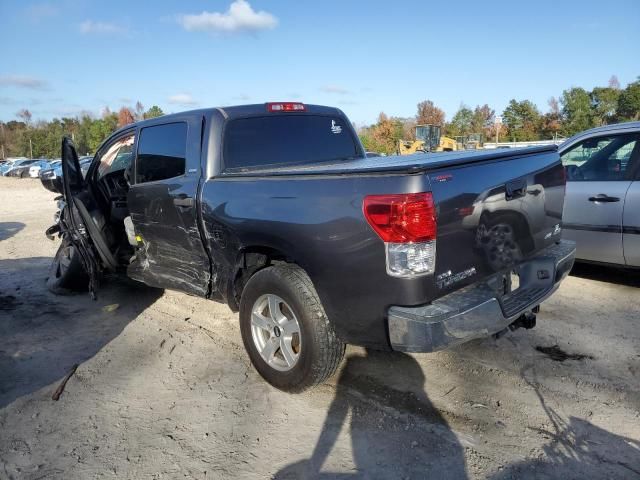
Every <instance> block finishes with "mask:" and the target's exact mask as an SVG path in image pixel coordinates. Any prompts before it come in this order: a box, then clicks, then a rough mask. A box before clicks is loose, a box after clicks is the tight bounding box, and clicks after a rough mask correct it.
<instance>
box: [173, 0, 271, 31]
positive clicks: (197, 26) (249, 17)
mask: <svg viewBox="0 0 640 480" xmlns="http://www.w3.org/2000/svg"><path fill="white" fill-rule="evenodd" d="M177 20H178V23H179V24H180V25H182V27H183V28H184V29H185V30H187V31H189V32H193V31H209V32H222V33H235V32H257V31H259V30H270V29H273V28H275V27H276V25H278V19H277V18H276V17H275V16H274V15H272V14H270V13H268V12H265V11H262V10H261V11H259V12H256V11H255V10H254V9H253V8H252V7H251V5H249V2H247V1H246V0H235V1H234V2H233V3H232V4H231V5H230V6H229V10H227V11H226V12H225V13H220V12H206V11H205V12H202V13H200V14H198V15H190V14H185V15H179V16H178V19H177Z"/></svg>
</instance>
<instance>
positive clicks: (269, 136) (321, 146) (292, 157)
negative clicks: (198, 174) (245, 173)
mask: <svg viewBox="0 0 640 480" xmlns="http://www.w3.org/2000/svg"><path fill="white" fill-rule="evenodd" d="M223 155H224V164H225V167H226V168H232V169H235V168H243V167H260V166H265V165H290V164H302V163H317V162H325V161H331V160H343V159H350V158H353V157H356V156H360V153H359V149H358V147H357V145H356V142H355V140H354V138H353V135H352V133H351V129H350V128H349V126H348V125H345V119H344V118H342V117H339V116H331V115H295V114H294V115H282V114H278V115H270V116H264V117H249V118H239V119H236V120H231V121H229V123H228V124H227V126H226V128H225V136H224V151H223Z"/></svg>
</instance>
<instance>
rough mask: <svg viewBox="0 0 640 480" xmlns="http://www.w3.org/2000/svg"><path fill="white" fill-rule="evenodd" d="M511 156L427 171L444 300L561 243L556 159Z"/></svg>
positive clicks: (553, 155) (560, 173)
mask: <svg viewBox="0 0 640 480" xmlns="http://www.w3.org/2000/svg"><path fill="white" fill-rule="evenodd" d="M512 153H513V155H511V156H506V157H505V156H503V155H504V154H503V153H502V155H501V156H500V157H498V158H496V159H494V160H491V159H483V160H482V161H477V162H472V163H468V164H461V165H457V166H452V167H448V166H444V167H442V168H439V169H436V170H430V171H428V172H427V175H428V176H429V180H430V183H431V188H432V192H433V196H434V200H435V202H436V205H437V207H438V210H437V219H438V234H437V253H436V272H435V276H434V280H435V282H436V286H437V288H438V289H439V290H440V291H441V292H442V293H445V292H446V291H452V290H456V289H458V288H460V287H462V286H465V285H467V284H469V283H472V282H476V281H478V280H480V279H482V278H485V277H488V276H489V275H491V274H493V273H495V272H500V271H505V272H507V271H509V270H510V267H512V266H513V265H514V264H516V263H518V262H519V261H521V260H522V259H524V258H526V257H528V256H532V255H534V254H535V253H536V252H539V251H540V250H542V249H544V248H545V247H547V246H549V245H551V244H553V243H554V242H556V241H559V240H560V228H561V221H562V208H563V201H564V188H565V177H564V169H563V167H562V165H561V163H560V161H559V157H558V154H557V152H556V151H555V149H549V150H547V151H538V152H531V151H529V152H528V151H520V152H519V151H517V150H514V151H513V152H512Z"/></svg>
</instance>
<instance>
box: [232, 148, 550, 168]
mask: <svg viewBox="0 0 640 480" xmlns="http://www.w3.org/2000/svg"><path fill="white" fill-rule="evenodd" d="M555 151H557V146H556V145H542V146H535V147H527V148H518V149H498V150H471V151H459V152H441V153H422V154H416V155H392V156H387V157H368V158H354V159H351V160H339V161H333V162H320V163H316V164H311V165H309V164H305V165H286V166H266V167H262V168H241V169H228V170H226V171H225V172H224V174H223V175H224V176H233V175H259V176H279V175H348V174H359V173H361V174H372V173H419V172H424V171H427V170H435V169H440V168H447V167H457V166H463V165H468V164H471V163H476V162H487V161H501V160H511V159H514V158H518V157H526V156H528V155H536V154H541V153H549V152H555Z"/></svg>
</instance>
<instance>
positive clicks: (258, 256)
mask: <svg viewBox="0 0 640 480" xmlns="http://www.w3.org/2000/svg"><path fill="white" fill-rule="evenodd" d="M279 262H282V263H295V262H293V261H292V259H290V258H288V257H287V255H285V254H284V253H282V252H281V251H279V250H277V249H275V248H270V247H260V246H255V247H248V248H245V249H243V250H242V251H241V252H240V253H239V254H238V260H237V262H236V268H235V272H234V274H233V278H232V283H231V285H230V287H231V289H230V290H231V291H230V295H229V298H228V299H227V301H228V303H229V307H230V308H231V309H232V310H233V311H237V310H238V308H239V305H240V297H241V296H242V291H243V290H244V286H245V285H246V284H247V282H248V281H249V279H250V278H251V277H252V276H253V275H254V274H255V273H256V272H257V271H259V270H262V269H263V268H266V267H269V266H271V265H273V264H275V263H279Z"/></svg>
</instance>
